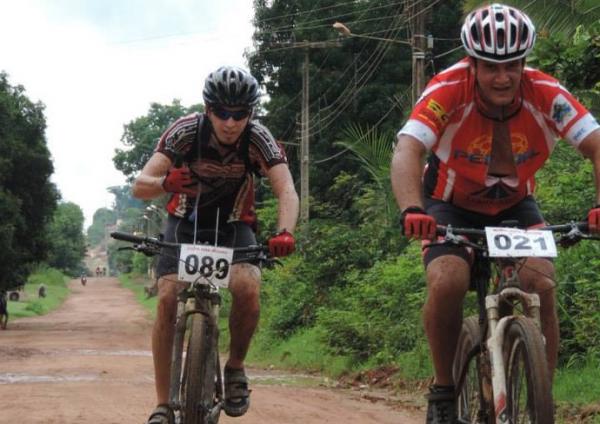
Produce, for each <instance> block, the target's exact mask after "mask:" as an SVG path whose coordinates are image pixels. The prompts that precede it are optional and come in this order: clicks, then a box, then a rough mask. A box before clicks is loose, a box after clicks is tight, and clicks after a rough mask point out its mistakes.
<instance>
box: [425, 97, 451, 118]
mask: <svg viewBox="0 0 600 424" xmlns="http://www.w3.org/2000/svg"><path fill="white" fill-rule="evenodd" d="M427 109H429V110H430V111H432V112H433V114H434V116H435V117H436V118H437V120H438V121H439V122H440V123H442V124H445V123H446V122H447V121H448V115H447V114H446V109H444V107H443V106H442V105H441V104H439V103H438V102H436V101H435V100H433V99H429V101H428V102H427Z"/></svg>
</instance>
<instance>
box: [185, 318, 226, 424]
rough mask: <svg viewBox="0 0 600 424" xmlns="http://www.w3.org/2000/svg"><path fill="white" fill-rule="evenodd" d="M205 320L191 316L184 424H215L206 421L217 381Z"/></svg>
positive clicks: (213, 348) (186, 367)
mask: <svg viewBox="0 0 600 424" xmlns="http://www.w3.org/2000/svg"><path fill="white" fill-rule="evenodd" d="M210 333H211V329H210V327H209V326H208V324H207V320H206V318H205V317H204V316H203V315H201V314H194V315H193V316H192V319H191V326H190V336H189V341H188V346H187V352H186V357H185V367H184V372H183V384H182V391H183V393H182V397H183V400H184V402H185V403H184V408H183V418H184V420H183V424H216V422H217V421H218V418H217V421H215V420H214V419H213V420H212V421H209V417H208V415H209V414H208V412H209V411H210V409H211V408H212V407H213V406H214V399H215V388H216V385H215V378H216V359H217V358H216V350H215V349H216V348H215V346H213V345H212V339H213V335H212V334H210Z"/></svg>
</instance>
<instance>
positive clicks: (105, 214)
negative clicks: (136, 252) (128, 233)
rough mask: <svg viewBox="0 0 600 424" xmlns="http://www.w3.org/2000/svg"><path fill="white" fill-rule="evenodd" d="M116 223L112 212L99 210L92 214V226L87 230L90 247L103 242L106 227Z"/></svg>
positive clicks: (106, 209)
mask: <svg viewBox="0 0 600 424" xmlns="http://www.w3.org/2000/svg"><path fill="white" fill-rule="evenodd" d="M116 223H117V214H116V212H115V211H114V210H112V209H108V208H100V209H98V210H97V211H96V212H94V217H93V218H92V225H90V228H88V232H87V236H88V242H89V243H90V245H92V246H96V245H98V244H100V242H102V240H104V237H105V235H106V226H107V225H114V224H116Z"/></svg>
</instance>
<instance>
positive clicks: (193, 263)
mask: <svg viewBox="0 0 600 424" xmlns="http://www.w3.org/2000/svg"><path fill="white" fill-rule="evenodd" d="M111 237H113V238H114V239H117V240H122V241H127V242H130V243H133V246H130V247H122V248H121V249H131V250H135V251H138V252H142V253H144V254H145V255H148V256H153V255H160V254H165V253H162V251H161V248H176V249H178V250H179V251H180V255H179V261H180V266H179V276H178V279H179V280H180V281H187V282H188V283H189V285H188V287H187V288H186V289H185V290H182V291H181V292H180V293H179V294H178V297H177V315H176V323H175V335H174V342H173V351H172V355H171V382H170V388H169V406H170V407H171V408H172V409H173V411H174V413H175V422H176V423H177V424H216V423H218V421H219V416H220V413H221V409H222V408H223V404H224V389H223V379H222V377H221V364H220V360H219V352H218V339H219V328H218V325H217V320H218V316H219V307H220V305H221V295H220V294H219V288H220V287H225V286H226V285H227V282H228V280H229V271H230V267H231V265H233V264H235V263H237V262H242V261H248V260H253V261H256V262H258V263H260V264H261V265H264V266H267V267H271V266H273V265H274V264H275V263H277V262H278V261H277V260H276V259H274V258H271V257H269V255H268V252H269V248H268V247H267V246H262V245H256V246H249V247H244V248H235V249H228V248H222V247H218V246H211V245H193V244H192V245H188V244H180V243H169V242H164V241H161V240H159V239H158V238H152V237H138V236H135V235H132V234H127V233H120V232H113V233H111ZM234 251H235V253H236V256H238V258H237V259H236V260H233V252H234ZM186 330H187V331H186ZM186 332H187V343H185V347H186V353H185V355H184V354H183V351H184V339H185V338H186V337H185V336H186Z"/></svg>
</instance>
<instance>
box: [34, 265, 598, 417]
mask: <svg viewBox="0 0 600 424" xmlns="http://www.w3.org/2000/svg"><path fill="white" fill-rule="evenodd" d="M119 280H120V281H121V284H122V285H123V287H126V288H128V289H130V290H132V291H133V292H134V294H135V296H136V299H137V300H138V302H140V303H141V304H142V305H143V306H144V307H145V308H146V309H147V310H148V311H149V312H150V313H151V314H152V317H153V318H155V317H156V303H157V298H156V297H152V298H150V299H148V298H147V297H146V293H145V292H144V286H145V285H146V284H149V280H148V279H147V278H146V277H145V276H143V275H136V274H122V275H120V276H119ZM36 287H37V286H36V285H35V286H33V287H32V288H31V290H34V289H35V290H37V289H36ZM221 294H222V299H223V302H222V307H221V316H220V318H219V330H220V335H219V349H220V351H221V352H222V353H226V352H227V351H228V348H229V328H228V315H229V310H230V305H231V298H230V295H229V292H227V291H226V290H223V291H222V292H221ZM35 295H36V296H37V293H35ZM322 331H324V330H322V329H319V328H309V329H305V330H302V331H298V332H297V333H296V334H293V335H292V336H290V337H289V338H288V339H286V340H279V339H275V338H274V337H273V336H272V335H271V334H269V332H268V331H266V330H264V329H261V325H260V324H259V328H258V330H257V332H256V334H255V337H254V338H253V340H252V344H251V346H250V350H249V352H248V357H247V363H248V365H250V366H254V367H261V368H275V369H286V370H292V371H307V372H315V373H317V372H318V373H322V374H324V375H326V376H327V377H331V378H339V377H342V376H348V375H353V374H358V373H361V372H364V371H367V370H369V369H376V368H378V367H380V366H384V365H380V364H382V361H381V359H383V358H379V359H378V358H375V360H373V361H369V362H368V363H364V364H357V363H355V362H353V360H352V359H351V358H350V357H345V356H336V355H332V354H331V353H330V352H329V351H328V350H327V348H326V346H325V345H324V344H323V342H322V340H323V334H322ZM390 359H391V364H393V366H394V368H396V369H397V370H398V373H397V374H396V375H395V376H394V377H393V380H394V382H395V384H394V385H395V386H397V387H408V386H413V383H414V384H416V386H417V387H422V386H423V384H424V383H423V382H427V381H428V380H429V379H430V378H431V375H432V372H433V371H432V367H431V360H430V356H429V351H428V347H427V344H426V343H425V342H423V343H421V344H418V345H417V346H416V347H415V349H414V350H413V351H411V352H405V353H402V354H400V355H399V356H398V357H396V358H390ZM384 362H385V360H384ZM407 384H408V386H407ZM554 399H555V402H556V404H557V405H558V409H557V422H558V423H565V424H567V423H569V424H570V423H575V422H580V423H582V422H585V423H587V424H600V402H599V399H600V360H597V361H588V362H587V363H586V364H584V365H582V366H578V367H575V366H572V367H564V368H561V369H559V370H557V373H556V377H555V380H554ZM596 409H597V410H598V413H597V414H596V415H591V416H590V417H589V418H587V419H586V420H585V421H582V420H581V419H580V418H579V417H580V415H581V414H582V413H583V412H584V411H586V410H590V411H595V410H596Z"/></svg>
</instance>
